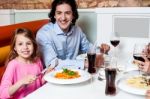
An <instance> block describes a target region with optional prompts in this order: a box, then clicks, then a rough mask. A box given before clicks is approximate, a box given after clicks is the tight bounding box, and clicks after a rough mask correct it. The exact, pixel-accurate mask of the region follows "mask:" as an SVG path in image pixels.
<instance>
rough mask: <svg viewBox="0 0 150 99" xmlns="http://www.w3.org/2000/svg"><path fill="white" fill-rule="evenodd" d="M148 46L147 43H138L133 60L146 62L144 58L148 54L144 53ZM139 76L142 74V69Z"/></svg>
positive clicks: (135, 46)
mask: <svg viewBox="0 0 150 99" xmlns="http://www.w3.org/2000/svg"><path fill="white" fill-rule="evenodd" d="M146 46H147V45H146V44H145V43H138V44H135V45H134V49H133V58H134V59H135V60H138V61H142V62H145V60H144V58H143V56H146V54H145V53H144V48H146ZM139 74H141V72H140V69H139Z"/></svg>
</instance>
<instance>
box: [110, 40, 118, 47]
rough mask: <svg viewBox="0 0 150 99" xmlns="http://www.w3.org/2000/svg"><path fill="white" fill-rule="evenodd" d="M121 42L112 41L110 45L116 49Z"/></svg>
mask: <svg viewBox="0 0 150 99" xmlns="http://www.w3.org/2000/svg"><path fill="white" fill-rule="evenodd" d="M119 42H120V41H119V40H111V41H110V43H111V44H112V45H113V46H114V47H116V46H117V45H118V44H119Z"/></svg>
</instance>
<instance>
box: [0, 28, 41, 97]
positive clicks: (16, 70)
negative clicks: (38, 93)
mask: <svg viewBox="0 0 150 99" xmlns="http://www.w3.org/2000/svg"><path fill="white" fill-rule="evenodd" d="M38 56H39V54H38V47H37V44H36V41H35V38H34V36H33V34H32V33H31V31H30V30H28V29H25V28H19V29H16V30H15V33H14V36H13V38H12V42H11V51H10V54H9V56H8V59H7V61H6V64H7V68H6V71H5V73H4V75H3V78H2V81H1V85H0V99H7V98H12V99H21V98H23V97H25V96H26V95H28V94H29V93H31V92H33V91H34V90H36V89H37V88H39V87H40V86H42V84H43V83H44V80H42V76H38V77H37V76H36V75H37V74H39V73H40V72H41V71H42V70H43V65H42V63H41V60H40V58H39V57H38Z"/></svg>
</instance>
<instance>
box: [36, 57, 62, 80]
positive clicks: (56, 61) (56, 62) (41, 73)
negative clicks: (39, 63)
mask: <svg viewBox="0 0 150 99" xmlns="http://www.w3.org/2000/svg"><path fill="white" fill-rule="evenodd" d="M58 63H59V62H58V59H56V60H55V65H54V67H53V68H52V69H51V70H50V71H52V70H54V69H55V68H56V67H57V66H58ZM49 68H50V67H47V68H45V69H44V70H42V71H41V72H40V73H39V74H37V75H36V76H37V77H38V76H40V75H44V74H45V72H46V71H47V70H48V69H49Z"/></svg>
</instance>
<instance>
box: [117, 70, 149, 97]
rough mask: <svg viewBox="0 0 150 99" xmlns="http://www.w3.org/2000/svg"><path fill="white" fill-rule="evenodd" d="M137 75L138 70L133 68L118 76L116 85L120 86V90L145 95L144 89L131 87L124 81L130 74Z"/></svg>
mask: <svg viewBox="0 0 150 99" xmlns="http://www.w3.org/2000/svg"><path fill="white" fill-rule="evenodd" d="M138 75H139V71H137V70H134V71H130V72H127V73H125V74H124V76H122V77H120V78H118V79H117V86H118V88H120V89H121V90H123V91H125V92H128V93H131V94H136V95H146V91H147V90H146V89H141V88H135V87H131V86H129V85H128V84H127V83H126V80H127V79H128V78H130V77H132V76H138Z"/></svg>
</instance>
